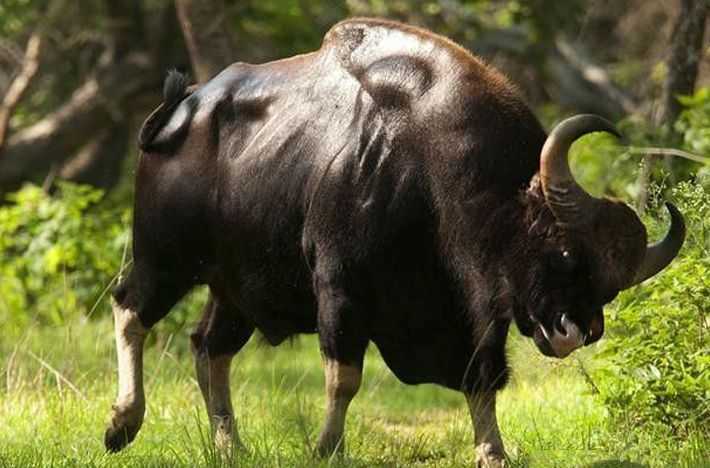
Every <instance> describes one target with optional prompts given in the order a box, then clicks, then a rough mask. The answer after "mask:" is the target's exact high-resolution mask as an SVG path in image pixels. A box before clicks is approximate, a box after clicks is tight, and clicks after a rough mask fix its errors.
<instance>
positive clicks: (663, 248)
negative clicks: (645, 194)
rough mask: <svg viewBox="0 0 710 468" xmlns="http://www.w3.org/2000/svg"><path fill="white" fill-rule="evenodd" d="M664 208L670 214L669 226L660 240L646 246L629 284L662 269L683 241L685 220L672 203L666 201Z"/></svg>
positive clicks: (676, 252) (643, 279)
mask: <svg viewBox="0 0 710 468" xmlns="http://www.w3.org/2000/svg"><path fill="white" fill-rule="evenodd" d="M666 208H667V209H668V213H669V214H670V215H671V227H670V228H668V233H666V236H665V237H664V238H663V240H662V241H660V242H656V243H655V244H653V245H649V246H648V247H646V255H645V256H644V258H643V263H641V266H640V267H639V269H638V271H637V272H636V276H635V277H634V279H633V281H632V283H631V286H634V285H637V284H639V283H640V282H642V281H645V280H647V279H649V278H650V277H652V276H653V275H655V274H656V273H658V272H659V271H661V270H663V269H664V268H665V267H667V266H668V264H669V263H671V261H672V260H673V259H674V258H675V257H676V255H678V251H680V248H681V246H682V245H683V241H684V240H685V221H683V215H682V214H681V213H680V211H679V210H678V208H676V207H675V205H673V204H672V203H669V202H666Z"/></svg>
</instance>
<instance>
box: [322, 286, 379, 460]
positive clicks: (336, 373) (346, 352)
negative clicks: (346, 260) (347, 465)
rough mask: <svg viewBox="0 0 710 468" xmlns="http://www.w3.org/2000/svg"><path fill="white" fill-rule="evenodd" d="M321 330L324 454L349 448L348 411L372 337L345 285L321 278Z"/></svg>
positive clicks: (357, 386) (358, 383)
mask: <svg viewBox="0 0 710 468" xmlns="http://www.w3.org/2000/svg"><path fill="white" fill-rule="evenodd" d="M317 288H318V333H319V337H320V345H321V352H322V354H323V360H324V366H325V391H326V399H327V406H326V415H325V425H324V426H323V430H322V431H321V433H320V436H319V438H318V445H317V451H318V454H319V455H320V456H329V455H331V454H332V453H334V452H335V451H343V450H344V448H345V435H344V431H345V415H346V413H347V410H348V406H349V405H350V401H351V400H352V399H353V397H354V396H355V394H357V391H358V389H359V388H360V381H361V377H362V363H363V358H364V355H365V349H366V348H367V343H368V338H367V335H366V334H365V333H364V330H363V328H362V317H358V314H357V311H356V307H355V305H354V303H353V301H352V300H351V299H350V298H349V297H348V294H347V293H346V291H345V290H344V289H343V288H340V287H338V286H337V285H336V284H334V283H333V282H332V280H330V279H328V278H322V277H321V278H319V279H318V281H317Z"/></svg>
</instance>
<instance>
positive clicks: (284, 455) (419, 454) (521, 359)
mask: <svg viewBox="0 0 710 468" xmlns="http://www.w3.org/2000/svg"><path fill="white" fill-rule="evenodd" d="M0 340H3V338H2V335H0ZM186 341H187V332H185V333H183V334H180V335H176V336H174V337H171V338H170V339H166V340H165V341H164V342H155V341H154V342H153V344H152V346H151V347H150V349H149V350H148V352H147V353H146V354H147V355H146V386H147V394H148V395H147V396H148V410H147V415H146V421H145V423H144V425H143V429H142V430H141V432H140V433H139V435H138V437H137V438H136V440H135V441H134V442H133V444H132V445H131V446H130V447H129V448H128V449H126V450H125V451H124V452H122V453H120V454H116V455H108V454H106V453H105V452H104V449H103V445H102V437H103V430H104V425H105V423H106V422H107V418H108V413H109V408H110V405H111V403H112V399H113V396H114V393H115V388H114V387H115V375H114V372H115V366H116V365H115V362H114V361H115V356H114V350H113V342H112V330H111V324H110V321H109V320H98V321H93V322H89V323H75V324H73V325H70V326H67V327H64V328H61V329H47V328H44V329H42V328H37V329H33V330H29V331H28V332H27V333H26V334H25V336H24V337H22V338H21V339H20V340H13V342H7V341H2V342H0V370H2V379H3V380H4V381H3V382H2V385H1V386H0V466H18V467H20V466H22V467H25V466H28V467H29V466H57V467H64V466H82V467H85V466H102V467H103V466H109V467H114V466H196V465H198V466H199V465H207V466H220V465H222V464H223V461H222V460H221V459H220V458H219V457H217V456H215V453H214V451H213V450H212V449H211V445H210V444H209V442H208V440H209V429H208V425H207V418H206V416H205V414H204V413H205V412H204V409H203V404H202V401H201V396H200V392H199V389H198V387H197V383H196V381H195V379H194V375H193V371H192V362H191V358H190V356H189V354H188V353H187V352H186V351H184V350H185V349H186V346H185V343H186ZM256 341H257V340H252V342H250V343H249V344H248V345H247V347H246V348H245V349H244V350H243V351H242V352H241V353H240V354H239V356H238V357H237V359H236V361H235V366H233V371H232V386H233V394H234V406H235V410H236V412H237V419H238V424H239V430H240V433H241V436H242V439H243V441H244V442H245V445H246V451H245V452H240V453H237V454H236V457H235V460H233V463H234V464H235V465H236V466H258V467H277V466H278V467H282V466H283V467H301V466H329V465H332V466H345V467H373V466H388V467H389V466H392V467H394V466H397V467H400V466H402V467H404V466H421V467H424V466H432V467H454V466H473V448H472V434H471V428H470V422H469V418H468V414H467V410H466V408H465V404H464V401H463V398H462V397H461V395H459V394H458V393H455V392H451V391H448V390H444V389H441V388H438V387H435V386H432V385H423V386H417V387H410V386H405V385H403V384H401V383H399V382H398V381H397V380H396V379H395V378H394V377H393V376H392V375H391V374H390V373H389V371H388V370H387V369H386V367H385V365H384V364H383V362H382V361H381V359H380V357H379V355H378V354H377V351H376V349H375V348H374V347H371V349H370V350H369V352H368V358H367V361H366V369H365V377H364V382H363V387H362V389H361V391H360V393H359V394H358V396H357V397H356V399H355V400H354V402H353V405H352V407H351V411H350V413H349V418H348V422H347V433H348V443H347V452H346V456H345V457H343V458H336V459H333V460H326V461H318V460H316V459H314V458H313V457H312V456H311V449H312V447H313V445H314V443H315V440H316V437H317V435H318V429H319V428H320V423H321V417H322V414H323V406H324V398H323V391H322V389H323V374H322V372H321V369H320V356H319V353H318V346H317V342H316V340H315V339H314V338H313V337H304V338H300V339H298V340H297V341H295V342H293V343H291V344H285V345H282V346H281V347H279V348H276V349H274V348H270V347H268V346H266V345H261V344H259V343H258V342H256ZM591 352H593V351H591ZM510 354H511V357H512V361H513V367H514V370H515V374H514V378H513V382H512V383H511V385H509V387H508V388H507V389H506V390H505V391H503V392H502V394H501V397H500V399H499V405H498V415H499V422H500V426H501V430H502V433H503V440H504V441H505V443H506V446H507V450H508V453H509V456H510V466H512V467H518V466H521V467H522V466H531V467H538V466H539V467H597V468H601V467H612V466H625V467H637V466H651V467H666V466H688V467H690V466H692V467H695V466H710V463H708V464H706V461H707V460H708V458H706V457H707V456H708V453H709V451H708V441H707V439H702V438H700V437H698V438H695V439H691V440H686V441H682V442H678V441H674V440H673V439H672V438H669V437H666V435H665V434H662V433H659V432H657V430H651V429H648V428H643V427H633V426H632V425H623V424H622V425H619V423H612V422H611V421H610V420H609V418H608V417H607V415H606V413H605V411H604V409H603V408H602V407H600V406H599V404H598V403H597V402H596V401H595V399H594V398H593V396H592V395H591V394H590V393H589V390H588V389H589V387H588V385H587V384H586V383H585V380H584V377H583V375H582V372H581V371H580V365H581V364H582V363H583V362H586V361H588V356H585V355H584V354H583V355H582V356H581V357H579V358H576V359H572V360H567V361H563V362H559V361H552V360H547V359H545V358H543V357H540V355H539V353H537V351H536V350H535V349H534V346H533V345H532V344H531V343H529V342H528V341H526V340H523V339H520V338H515V339H514V340H512V343H511V346H510Z"/></svg>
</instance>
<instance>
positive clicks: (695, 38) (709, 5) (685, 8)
mask: <svg viewBox="0 0 710 468" xmlns="http://www.w3.org/2000/svg"><path fill="white" fill-rule="evenodd" d="M679 2H680V11H679V13H678V18H677V19H676V23H675V25H674V26H673V33H672V35H671V50H670V55H669V57H668V61H667V62H666V64H667V69H668V75H667V76H666V80H665V82H664V84H663V94H662V96H661V104H660V107H659V109H658V111H657V113H656V115H655V118H654V121H655V123H656V125H657V126H658V127H660V128H662V129H663V132H664V133H665V134H666V135H667V136H668V138H669V140H670V143H671V144H674V143H675V142H677V135H675V132H674V129H673V124H674V123H675V121H676V119H677V118H678V116H679V115H680V112H681V111H682V109H683V106H682V105H681V103H680V101H678V96H679V95H689V94H693V91H694V89H695V81H696V79H697V77H698V66H699V64H700V58H701V57H702V55H703V36H704V34H705V22H706V19H707V14H708V9H710V1H709V0H679ZM654 158H655V157H654V156H652V155H647V156H645V157H644V159H643V164H642V166H641V171H640V173H639V180H638V186H639V193H638V196H637V199H636V206H637V208H638V210H639V212H640V213H643V211H644V210H645V208H646V203H647V202H648V184H649V182H650V179H651V172H652V170H653V164H654ZM666 161H667V165H668V167H669V168H670V156H666Z"/></svg>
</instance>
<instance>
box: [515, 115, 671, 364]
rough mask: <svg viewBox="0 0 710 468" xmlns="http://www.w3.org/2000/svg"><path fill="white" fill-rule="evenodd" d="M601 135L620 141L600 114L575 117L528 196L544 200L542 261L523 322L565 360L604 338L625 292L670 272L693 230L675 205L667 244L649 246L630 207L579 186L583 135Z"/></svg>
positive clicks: (545, 153) (539, 240)
mask: <svg viewBox="0 0 710 468" xmlns="http://www.w3.org/2000/svg"><path fill="white" fill-rule="evenodd" d="M597 131H605V132H609V133H612V134H614V135H617V136H619V133H618V131H617V130H616V129H615V128H614V126H613V125H612V124H611V123H609V122H608V121H606V120H604V119H602V118H600V117H597V116H593V115H580V116H576V117H572V118H569V119H567V120H565V121H563V122H561V123H560V124H559V125H557V126H556V127H555V128H554V130H553V131H552V132H551V133H550V135H549V137H548V138H547V141H546V142H545V145H544V147H543V149H542V153H541V157H540V171H539V177H536V178H535V179H534V181H533V184H532V186H531V188H530V189H529V193H528V195H527V196H529V197H535V196H536V195H535V194H538V195H537V197H538V198H541V200H539V203H538V205H539V206H541V208H540V209H538V210H533V211H534V213H533V214H532V215H531V214H530V213H529V220H528V221H529V229H530V234H531V235H532V236H533V237H534V238H535V239H536V241H535V242H534V243H535V245H536V246H537V249H539V250H538V252H537V253H538V254H539V253H540V252H542V253H541V255H542V261H540V262H538V266H537V267H536V268H535V269H534V270H533V271H530V272H528V277H527V279H526V282H527V283H528V291H529V294H528V301H527V304H522V305H521V306H519V307H517V308H516V312H515V315H516V316H515V319H516V322H517V324H518V327H519V328H520V330H521V332H522V333H523V334H524V335H527V336H532V338H533V340H534V341H535V344H536V345H537V347H538V348H539V349H540V351H541V352H542V353H543V354H545V355H548V356H556V357H559V358H563V357H565V356H567V355H568V354H569V353H571V352H572V351H574V350H575V349H577V348H579V347H581V346H583V345H587V344H590V343H592V342H594V341H597V340H598V339H599V338H601V336H602V334H603V332H604V316H603V314H602V307H603V306H604V305H605V304H607V303H609V302H611V301H612V300H613V299H614V297H616V295H617V294H618V292H619V291H621V290H623V289H626V288H629V287H631V286H634V285H636V284H639V283H640V282H642V281H644V280H646V279H648V278H650V277H651V276H653V275H655V274H656V273H658V272H659V271H661V270H662V269H663V268H665V267H666V266H667V265H668V264H669V263H670V262H671V261H672V260H673V258H674V257H675V256H676V255H677V254H678V251H679V250H680V247H681V245H682V244H683V240H684V238H685V225H684V222H683V217H682V215H681V214H680V212H679V211H678V209H677V208H676V207H675V206H673V205H672V204H670V203H666V207H667V208H668V211H669V213H670V219H671V226H670V229H669V231H668V233H667V234H666V236H665V238H664V239H663V240H662V241H660V242H658V243H656V244H653V245H649V246H647V245H646V241H647V238H646V229H645V227H644V225H643V224H642V222H641V220H640V219H639V217H638V216H637V215H636V214H635V213H634V211H633V210H632V209H631V208H629V207H628V206H627V205H625V204H624V203H622V202H619V201H615V200H611V199H608V198H601V199H600V198H595V197H593V196H591V195H590V194H589V193H587V192H586V191H585V190H584V189H582V187H580V186H579V184H577V182H576V181H575V180H574V177H573V176H572V173H571V172H570V168H569V164H568V161H567V153H568V150H569V148H570V146H571V145H572V143H573V142H574V141H575V140H576V139H577V138H579V137H581V136H583V135H585V134H587V133H591V132H597Z"/></svg>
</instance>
